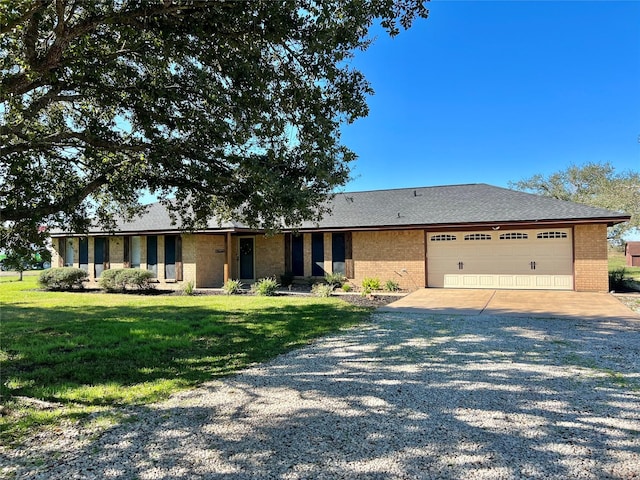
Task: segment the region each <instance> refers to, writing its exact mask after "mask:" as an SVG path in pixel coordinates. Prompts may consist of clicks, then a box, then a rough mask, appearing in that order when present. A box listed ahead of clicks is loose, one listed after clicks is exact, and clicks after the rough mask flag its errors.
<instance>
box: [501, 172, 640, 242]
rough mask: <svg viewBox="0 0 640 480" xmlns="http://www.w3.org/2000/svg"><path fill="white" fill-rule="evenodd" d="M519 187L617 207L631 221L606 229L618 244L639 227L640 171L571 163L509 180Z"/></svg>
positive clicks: (577, 200) (541, 193)
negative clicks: (551, 172)
mask: <svg viewBox="0 0 640 480" xmlns="http://www.w3.org/2000/svg"><path fill="white" fill-rule="evenodd" d="M509 186H510V187H512V188H516V189H518V190H523V191H527V192H532V193H536V194H539V195H545V196H547V197H553V198H558V199H560V200H569V201H572V202H577V203H583V204H585V205H591V206H594V207H600V208H607V209H610V210H618V211H622V212H625V213H628V214H629V215H631V221H629V222H627V223H623V224H618V225H614V226H613V227H610V228H609V239H610V240H611V241H612V242H613V243H620V242H621V239H622V235H624V234H625V233H627V232H629V231H630V230H632V229H638V228H640V173H639V172H634V171H628V172H622V173H616V171H615V168H614V167H613V166H612V165H611V164H610V163H587V164H585V165H582V166H576V165H572V166H570V167H569V168H567V169H566V170H561V171H558V172H556V173H553V174H551V175H549V176H548V177H545V176H544V175H541V174H538V175H534V176H533V177H531V178H527V179H524V180H520V181H518V182H509Z"/></svg>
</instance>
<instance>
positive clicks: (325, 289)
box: [311, 283, 335, 297]
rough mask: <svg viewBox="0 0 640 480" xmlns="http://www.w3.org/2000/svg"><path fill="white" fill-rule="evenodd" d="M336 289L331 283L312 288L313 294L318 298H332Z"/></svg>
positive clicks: (319, 284)
mask: <svg viewBox="0 0 640 480" xmlns="http://www.w3.org/2000/svg"><path fill="white" fill-rule="evenodd" d="M334 288H335V287H334V286H333V285H331V284H330V283H316V284H315V285H314V286H313V287H311V293H312V294H314V295H315V296H316V297H330V296H331V294H332V293H333V289H334Z"/></svg>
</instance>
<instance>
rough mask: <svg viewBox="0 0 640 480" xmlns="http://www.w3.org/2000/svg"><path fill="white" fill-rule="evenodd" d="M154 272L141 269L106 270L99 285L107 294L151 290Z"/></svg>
mask: <svg viewBox="0 0 640 480" xmlns="http://www.w3.org/2000/svg"><path fill="white" fill-rule="evenodd" d="M153 277H154V274H153V272H151V271H149V270H142V269H140V268H115V269H111V270H105V271H103V272H102V275H100V279H99V280H98V285H100V288H102V289H103V290H105V291H107V292H122V291H125V290H127V289H131V290H151V289H152V288H153V284H152V283H151V279H152V278H153Z"/></svg>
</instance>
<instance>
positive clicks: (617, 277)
mask: <svg viewBox="0 0 640 480" xmlns="http://www.w3.org/2000/svg"><path fill="white" fill-rule="evenodd" d="M626 274H627V271H626V269H624V268H617V269H615V270H612V271H610V272H609V290H621V289H622V288H623V287H624V277H625V275H626Z"/></svg>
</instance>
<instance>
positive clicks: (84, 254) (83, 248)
mask: <svg viewBox="0 0 640 480" xmlns="http://www.w3.org/2000/svg"><path fill="white" fill-rule="evenodd" d="M78 257H79V260H78V261H79V262H80V268H81V269H82V270H84V271H85V272H88V271H89V239H88V238H87V237H82V238H79V239H78Z"/></svg>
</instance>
